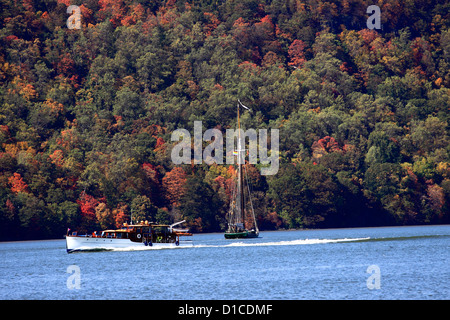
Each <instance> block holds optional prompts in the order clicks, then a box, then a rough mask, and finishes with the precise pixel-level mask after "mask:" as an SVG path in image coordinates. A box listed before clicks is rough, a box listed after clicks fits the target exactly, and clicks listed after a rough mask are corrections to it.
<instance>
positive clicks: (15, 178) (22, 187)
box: [8, 172, 28, 193]
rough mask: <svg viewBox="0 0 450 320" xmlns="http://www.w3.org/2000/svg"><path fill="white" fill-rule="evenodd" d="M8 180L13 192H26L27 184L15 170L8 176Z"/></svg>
mask: <svg viewBox="0 0 450 320" xmlns="http://www.w3.org/2000/svg"><path fill="white" fill-rule="evenodd" d="M8 182H9V183H10V184H11V191H12V192H14V193H19V192H28V185H27V184H26V183H25V181H23V179H22V176H21V175H20V174H19V173H17V172H15V173H14V174H13V175H12V176H11V177H9V179H8Z"/></svg>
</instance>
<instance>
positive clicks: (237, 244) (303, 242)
mask: <svg viewBox="0 0 450 320" xmlns="http://www.w3.org/2000/svg"><path fill="white" fill-rule="evenodd" d="M369 239H370V238H344V239H298V240H287V241H271V242H243V241H240V242H232V243H228V244H224V245H202V244H199V245H194V248H227V247H266V246H298V245H307V244H321V243H339V242H356V241H368V240H369Z"/></svg>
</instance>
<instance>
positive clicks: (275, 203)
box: [0, 0, 450, 240]
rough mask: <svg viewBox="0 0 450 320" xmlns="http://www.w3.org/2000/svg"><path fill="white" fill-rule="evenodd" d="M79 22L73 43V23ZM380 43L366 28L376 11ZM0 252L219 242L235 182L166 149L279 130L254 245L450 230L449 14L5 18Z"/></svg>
mask: <svg viewBox="0 0 450 320" xmlns="http://www.w3.org/2000/svg"><path fill="white" fill-rule="evenodd" d="M71 4H74V5H78V6H79V7H80V9H81V29H69V28H68V27H67V25H66V21H67V19H68V18H69V16H70V14H68V13H67V12H66V10H67V7H68V6H69V5H71ZM372 4H375V5H378V6H379V7H380V9H381V27H382V28H381V29H379V30H376V29H374V30H369V29H367V26H366V21H367V18H368V17H369V14H367V13H366V10H367V7H368V6H369V5H372ZM0 7H1V9H0V10H1V11H0V27H1V31H0V84H1V86H0V103H1V107H0V239H1V240H13V239H36V238H54V237H61V236H62V235H63V234H65V233H66V230H67V228H68V227H70V228H71V229H72V230H74V229H78V230H84V231H87V232H92V231H93V230H101V229H102V228H110V227H116V226H118V225H120V224H121V223H122V222H125V221H129V219H130V214H131V213H133V216H134V218H135V219H138V220H141V219H147V220H149V221H159V222H166V223H167V222H172V221H174V220H179V219H187V220H188V222H189V224H190V226H191V230H193V231H196V232H210V231H220V230H223V229H224V228H225V225H226V222H225V213H226V210H227V202H228V199H229V196H230V195H229V193H230V182H231V180H230V179H231V177H232V175H233V174H234V168H233V167H230V166H228V165H222V166H219V165H211V166H209V165H206V164H202V165H181V166H175V165H174V164H173V162H172V161H171V150H172V148H173V146H174V144H175V143H176V142H171V133H172V132H173V131H174V130H175V129H177V128H185V129H187V130H189V131H192V130H193V127H194V126H193V123H194V121H196V120H201V121H203V126H204V129H209V128H217V129H219V130H222V131H223V132H224V131H225V130H226V129H227V128H234V126H235V121H236V119H235V117H236V102H237V99H241V101H242V102H243V103H245V104H246V105H247V106H250V107H251V108H252V109H253V112H252V113H249V112H245V113H244V114H243V115H242V124H243V126H244V127H245V128H254V129H263V128H265V129H267V128H276V129H279V134H280V170H279V171H278V173H277V174H276V175H273V176H262V175H260V171H259V170H258V165H256V166H253V165H247V166H248V167H249V172H250V173H251V177H250V179H251V180H252V182H253V183H252V185H253V192H254V199H255V203H254V205H255V211H256V214H257V219H258V222H259V225H260V228H261V229H263V230H267V229H277V228H301V227H303V228H324V227H352V226H379V225H403V224H426V223H449V222H450V213H449V211H450V158H449V154H450V144H449V142H450V137H449V122H450V110H449V108H450V68H449V66H450V4H449V3H448V1H445V0H442V1H437V0H434V1H433V0H400V1H394V0H387V1H376V0H373V1H368V0H343V1H333V0H325V1H322V0H320V1H313V0H287V1H281V0H274V1H270V0H228V1H225V0H223V1H220V0H216V1H214V0H195V1H193V0H179V1H177V0H167V1H155V0H153V1H145V0H123V1H122V0H56V1H55V0H43V1H40V0H0Z"/></svg>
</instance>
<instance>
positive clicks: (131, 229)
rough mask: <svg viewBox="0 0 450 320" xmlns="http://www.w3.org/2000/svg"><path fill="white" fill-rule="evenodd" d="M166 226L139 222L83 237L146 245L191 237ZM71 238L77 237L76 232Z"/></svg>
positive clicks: (176, 241)
mask: <svg viewBox="0 0 450 320" xmlns="http://www.w3.org/2000/svg"><path fill="white" fill-rule="evenodd" d="M171 227H172V226H170V225H166V224H154V223H153V222H148V221H145V222H144V221H141V223H139V224H127V223H124V224H123V227H122V228H120V229H116V230H104V231H102V232H101V234H97V232H94V233H92V235H85V236H84V237H92V238H109V239H129V240H131V241H132V242H144V243H145V244H146V245H147V244H149V245H151V244H152V243H179V241H180V236H191V235H192V234H190V233H187V232H184V230H183V231H182V232H179V231H177V230H174V229H172V228H171ZM72 236H78V237H80V235H77V234H76V232H73V233H72Z"/></svg>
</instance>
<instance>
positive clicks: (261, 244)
mask: <svg viewBox="0 0 450 320" xmlns="http://www.w3.org/2000/svg"><path fill="white" fill-rule="evenodd" d="M369 240H370V238H343V239H297V240H287V241H269V242H244V241H239V242H232V243H227V244H201V243H200V244H193V245H188V246H179V247H175V246H174V247H142V246H139V247H124V248H114V249H108V250H106V249H105V250H104V251H144V250H145V251H147V250H167V249H185V248H230V247H268V246H298V245H308V244H324V243H340V242H358V241H359V242H361V241H369ZM98 251H103V250H98Z"/></svg>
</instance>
